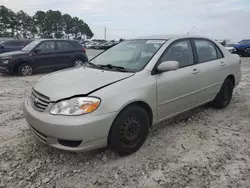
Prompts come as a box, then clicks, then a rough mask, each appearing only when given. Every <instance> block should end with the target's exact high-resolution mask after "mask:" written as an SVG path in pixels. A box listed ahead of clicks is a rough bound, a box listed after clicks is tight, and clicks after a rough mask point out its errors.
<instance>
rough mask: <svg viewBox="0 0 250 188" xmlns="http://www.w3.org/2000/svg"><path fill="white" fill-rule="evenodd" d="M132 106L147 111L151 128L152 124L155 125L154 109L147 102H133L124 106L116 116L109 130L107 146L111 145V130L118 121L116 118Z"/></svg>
mask: <svg viewBox="0 0 250 188" xmlns="http://www.w3.org/2000/svg"><path fill="white" fill-rule="evenodd" d="M132 105H137V106H139V107H141V108H143V109H144V110H146V112H147V113H148V115H149V120H150V127H152V124H153V111H152V108H151V107H150V106H149V104H148V103H146V102H145V101H141V100H137V101H132V102H130V103H128V104H126V105H125V106H123V107H122V108H121V109H120V110H119V112H118V113H117V114H116V116H115V118H114V120H113V122H112V124H111V126H110V129H109V134H108V138H107V144H108V145H109V141H110V135H111V128H112V126H113V123H114V121H115V120H116V118H117V117H118V116H119V115H120V114H121V112H122V111H123V110H125V109H126V108H128V107H129V106H132Z"/></svg>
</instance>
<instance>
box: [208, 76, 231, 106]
mask: <svg viewBox="0 0 250 188" xmlns="http://www.w3.org/2000/svg"><path fill="white" fill-rule="evenodd" d="M233 89H234V84H233V82H232V80H231V79H229V78H227V79H226V80H225V81H224V83H223V84H222V86H221V89H220V92H219V93H218V94H217V95H216V97H215V99H214V101H213V106H214V107H215V108H218V109H222V108H226V107H227V106H228V105H229V103H230V102H231V99H232V96H233Z"/></svg>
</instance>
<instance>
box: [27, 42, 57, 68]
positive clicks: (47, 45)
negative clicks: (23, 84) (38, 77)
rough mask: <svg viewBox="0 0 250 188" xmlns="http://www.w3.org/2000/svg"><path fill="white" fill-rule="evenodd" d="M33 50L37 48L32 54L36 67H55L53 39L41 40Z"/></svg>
mask: <svg viewBox="0 0 250 188" xmlns="http://www.w3.org/2000/svg"><path fill="white" fill-rule="evenodd" d="M34 50H39V52H37V53H33V54H32V56H33V62H34V63H35V65H36V67H37V69H54V68H55V67H56V63H55V42H54V41H42V42H41V43H40V44H39V45H38V46H37V47H36V48H35V49H34Z"/></svg>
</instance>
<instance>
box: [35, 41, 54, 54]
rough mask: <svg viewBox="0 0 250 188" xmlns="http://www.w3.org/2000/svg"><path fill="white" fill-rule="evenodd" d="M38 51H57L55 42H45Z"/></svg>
mask: <svg viewBox="0 0 250 188" xmlns="http://www.w3.org/2000/svg"><path fill="white" fill-rule="evenodd" d="M36 49H39V50H41V52H51V51H54V50H55V43H54V42H43V43H42V44H40V45H39V46H38V47H37V48H36Z"/></svg>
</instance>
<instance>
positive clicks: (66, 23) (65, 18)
mask: <svg viewBox="0 0 250 188" xmlns="http://www.w3.org/2000/svg"><path fill="white" fill-rule="evenodd" d="M71 20H72V17H71V16H70V15H69V14H64V15H62V22H63V23H62V25H63V31H64V33H65V36H66V38H69V36H70V34H71V31H72V28H73V23H72V22H71Z"/></svg>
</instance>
